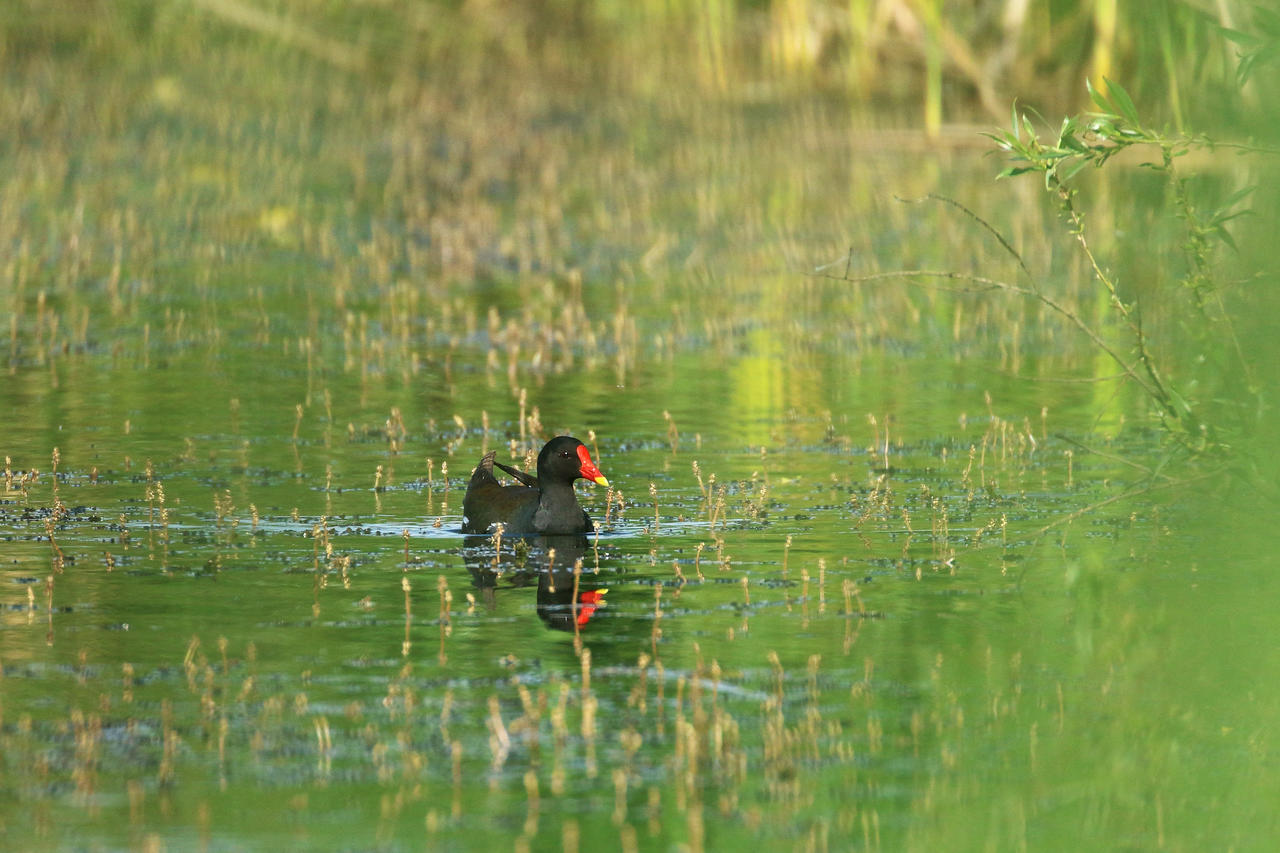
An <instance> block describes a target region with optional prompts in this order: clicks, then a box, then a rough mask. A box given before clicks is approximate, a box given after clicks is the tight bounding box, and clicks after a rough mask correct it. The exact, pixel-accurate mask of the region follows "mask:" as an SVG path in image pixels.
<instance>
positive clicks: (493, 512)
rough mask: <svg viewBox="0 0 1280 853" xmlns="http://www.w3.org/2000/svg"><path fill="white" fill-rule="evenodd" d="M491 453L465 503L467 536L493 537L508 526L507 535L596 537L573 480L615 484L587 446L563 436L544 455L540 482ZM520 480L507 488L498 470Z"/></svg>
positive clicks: (476, 473)
mask: <svg viewBox="0 0 1280 853" xmlns="http://www.w3.org/2000/svg"><path fill="white" fill-rule="evenodd" d="M493 457H494V451H492V450H491V451H489V452H488V453H486V454H485V455H484V458H483V459H481V460H480V464H479V465H477V466H476V470H475V471H473V472H471V482H469V483H468V484H467V495H466V497H464V498H463V499H462V532H463V533H488V532H489V529H490V528H491V527H493V525H495V524H499V523H501V524H502V526H503V527H502V529H503V532H504V533H507V534H512V535H521V534H528V533H590V532H591V531H592V530H594V529H595V527H594V526H593V525H592V524H591V517H590V516H589V515H587V514H586V512H585V511H583V509H582V507H580V506H578V496H577V495H575V494H574V493H573V481H574V480H576V479H578V478H579V477H583V478H585V479H587V480H591V481H592V482H595V483H599V484H600V485H602V486H607V485H609V481H608V480H606V479H605V478H604V474H601V473H600V469H599V468H597V467H596V464H595V463H594V462H592V461H591V454H590V453H588V452H587V448H586V445H584V444H583V443H582V442H581V441H578V439H576V438H573V437H572V436H568V435H561V436H557V437H556V438H553V439H551V440H550V441H548V442H547V443H546V446H544V447H543V448H542V452H541V453H539V454H538V476H537V477H534V476H531V475H529V474H526V473H525V472H524V471H520V470H518V469H515V468H509V467H508V466H506V465H503V464H502V463H501V462H494V458H493ZM494 465H497V466H498V467H499V468H501V469H502V470H503V471H506V472H507V473H508V474H510V475H511V476H513V477H515V478H516V479H517V480H519V481H520V483H521V485H518V486H504V485H502V484H501V483H499V482H498V478H497V477H495V476H493V466H494Z"/></svg>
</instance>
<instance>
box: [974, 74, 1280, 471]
mask: <svg viewBox="0 0 1280 853" xmlns="http://www.w3.org/2000/svg"><path fill="white" fill-rule="evenodd" d="M1254 55H1255V56H1261V55H1262V54H1261V51H1259V52H1258V53H1256V54H1254ZM1086 85H1087V88H1088V93H1089V97H1090V99H1091V101H1092V103H1093V105H1094V106H1095V107H1096V110H1095V111H1092V112H1088V113H1085V114H1082V115H1079V116H1070V117H1067V118H1066V119H1064V120H1063V122H1062V124H1061V126H1060V128H1059V130H1058V132H1057V135H1056V138H1052V139H1051V140H1050V139H1044V138H1042V137H1041V136H1040V134H1039V133H1038V132H1037V130H1036V125H1035V123H1034V122H1033V121H1032V119H1031V118H1030V117H1029V116H1028V115H1027V114H1026V113H1020V112H1019V111H1018V108H1017V105H1016V104H1015V106H1014V109H1013V116H1012V121H1011V127H1010V129H1009V130H1002V131H996V132H993V133H989V134H987V136H989V137H990V138H991V139H993V140H994V141H995V143H996V145H997V146H998V147H999V148H1000V149H1001V150H1003V151H1005V152H1006V153H1007V154H1008V155H1009V156H1010V158H1011V159H1012V160H1013V164H1012V165H1010V166H1008V167H1007V168H1005V169H1003V170H1002V171H1001V172H1000V173H999V175H998V177H999V178H1008V177H1015V176H1018V175H1023V174H1028V173H1038V174H1040V175H1042V176H1043V179H1044V183H1045V189H1046V190H1048V191H1050V192H1052V193H1054V194H1056V196H1057V197H1058V200H1059V204H1060V212H1061V214H1062V217H1063V219H1064V221H1066V222H1067V223H1068V225H1069V227H1070V231H1071V234H1072V236H1073V237H1074V238H1075V239H1076V241H1077V243H1078V244H1079V246H1080V248H1081V251H1082V252H1083V253H1084V255H1085V257H1086V259H1087V260H1088V262H1089V265H1090V267H1091V269H1092V271H1093V274H1094V276H1095V278H1096V279H1097V281H1098V282H1099V284H1101V285H1102V286H1103V287H1104V288H1105V290H1106V291H1107V294H1108V297H1109V302H1110V305H1111V307H1112V310H1113V312H1114V314H1115V316H1116V317H1117V318H1118V319H1119V320H1120V321H1121V324H1122V326H1123V327H1124V328H1125V329H1127V333H1128V337H1129V340H1128V344H1129V347H1130V351H1131V352H1132V353H1133V360H1132V361H1130V360H1129V359H1128V358H1127V357H1126V356H1124V355H1123V354H1121V353H1120V352H1118V351H1117V350H1115V349H1112V348H1110V347H1108V348H1106V351H1107V353H1108V354H1109V355H1110V356H1111V357H1112V358H1113V359H1115V360H1116V362H1117V363H1118V364H1119V366H1120V367H1121V368H1122V371H1123V372H1124V374H1125V375H1126V376H1127V377H1128V378H1129V379H1131V380H1133V381H1134V382H1136V383H1137V384H1138V385H1139V386H1140V387H1141V388H1142V389H1143V390H1144V391H1145V392H1146V393H1147V395H1148V396H1149V397H1150V398H1151V399H1152V401H1153V402H1154V403H1155V404H1156V409H1157V411H1158V412H1159V413H1160V417H1161V419H1162V421H1163V422H1164V423H1165V425H1166V427H1168V428H1169V431H1170V434H1171V435H1173V436H1174V437H1175V438H1177V439H1178V440H1179V442H1180V443H1181V444H1182V445H1183V446H1184V447H1186V448H1188V449H1191V450H1192V451H1194V452H1197V453H1200V452H1204V451H1206V450H1210V449H1214V450H1219V449H1222V447H1223V441H1222V439H1221V438H1220V437H1219V436H1220V433H1221V426H1222V424H1220V423H1214V422H1210V419H1207V418H1206V416H1205V412H1204V408H1203V406H1202V405H1201V404H1199V403H1198V402H1197V401H1195V400H1194V399H1193V398H1192V397H1191V395H1190V394H1188V393H1186V391H1185V390H1184V389H1183V388H1180V387H1179V386H1178V384H1176V383H1174V382H1172V381H1170V380H1169V379H1167V378H1166V376H1165V371H1164V370H1163V369H1162V368H1161V366H1159V365H1158V364H1157V359H1156V356H1155V355H1154V353H1153V348H1152V347H1151V346H1150V345H1149V342H1148V339H1147V337H1146V333H1145V330H1144V328H1143V325H1142V313H1141V310H1140V307H1141V306H1139V305H1138V304H1137V302H1136V298H1133V297H1129V298H1128V299H1126V298H1122V295H1121V290H1120V288H1119V286H1118V283H1117V281H1116V280H1115V279H1114V277H1113V276H1112V275H1111V274H1110V273H1109V272H1107V267H1106V265H1105V264H1104V263H1102V262H1101V261H1100V259H1099V258H1098V257H1097V255H1096V254H1095V251H1094V248H1093V245H1092V244H1091V242H1090V235H1089V232H1088V229H1087V227H1086V219H1085V214H1084V212H1083V211H1082V209H1081V206H1080V203H1079V198H1078V191H1077V188H1076V187H1075V186H1074V185H1073V184H1072V180H1073V179H1074V178H1075V177H1076V176H1077V175H1078V174H1079V173H1080V172H1081V170H1083V169H1084V168H1086V167H1088V166H1093V167H1095V168H1098V169H1101V168H1102V167H1103V166H1105V165H1106V164H1107V163H1108V162H1110V161H1111V160H1112V158H1114V157H1115V156H1116V155H1118V154H1120V153H1121V152H1124V151H1126V150H1128V149H1133V148H1141V147H1150V148H1153V149H1154V150H1155V152H1156V153H1157V154H1158V159H1153V160H1149V161H1146V162H1144V163H1142V165H1143V166H1144V167H1146V168H1148V169H1151V170H1153V171H1155V172H1156V173H1158V174H1160V175H1162V176H1163V177H1164V179H1165V181H1166V182H1167V185H1168V187H1169V193H1170V198H1171V200H1172V203H1173V204H1172V206H1173V209H1174V212H1175V215H1176V216H1177V217H1178V218H1179V219H1180V220H1181V221H1182V223H1183V228H1184V239H1183V243H1182V249H1183V254H1184V257H1185V260H1186V269H1187V272H1186V274H1185V276H1184V277H1183V279H1182V282H1181V286H1182V287H1184V288H1185V290H1186V291H1187V292H1189V293H1190V294H1191V295H1192V297H1193V300H1194V304H1195V307H1196V308H1197V309H1198V312H1199V314H1198V316H1199V317H1200V318H1201V322H1200V323H1199V324H1198V326H1197V331H1198V334H1197V338H1198V339H1199V341H1200V342H1201V343H1205V342H1209V341H1217V342H1219V345H1218V350H1219V353H1220V354H1222V353H1225V354H1227V357H1228V358H1229V359H1230V360H1231V361H1232V362H1234V363H1233V364H1231V365H1230V368H1231V369H1233V370H1235V371H1237V372H1238V374H1239V375H1241V376H1243V377H1245V378H1246V385H1247V386H1248V389H1249V392H1250V394H1252V395H1253V396H1254V397H1255V398H1257V397H1258V395H1259V389H1258V388H1257V386H1256V383H1255V382H1253V381H1252V379H1251V375H1252V374H1251V367H1250V365H1249V363H1248V361H1247V359H1245V357H1244V354H1243V352H1242V350H1241V347H1240V345H1239V344H1238V342H1237V337H1236V334H1235V331H1234V328H1233V323H1232V318H1231V316H1230V313H1229V312H1228V311H1227V310H1226V308H1225V307H1224V305H1223V303H1222V301H1221V299H1220V290H1221V284H1222V273H1221V272H1220V268H1219V263H1218V256H1217V250H1218V249H1219V248H1220V247H1221V246H1226V247H1228V248H1230V249H1232V250H1235V249H1236V243H1235V240H1234V238H1233V237H1232V235H1231V232H1230V231H1229V230H1228V225H1229V224H1230V223H1232V222H1233V221H1234V220H1236V219H1238V218H1240V217H1241V216H1244V215H1246V214H1248V213H1250V212H1251V211H1250V210H1249V209H1248V208H1247V207H1245V204H1246V202H1247V200H1248V199H1249V198H1250V196H1251V195H1252V193H1253V191H1254V187H1251V186H1246V187H1244V188H1241V189H1239V190H1236V191H1235V192H1233V193H1231V194H1230V195H1228V196H1227V198H1226V199H1225V200H1223V201H1221V202H1220V203H1218V204H1217V205H1216V206H1214V207H1211V208H1209V209H1200V208H1198V207H1197V206H1196V205H1195V204H1194V203H1193V201H1192V197H1191V193H1190V192H1189V186H1188V178H1187V177H1184V176H1183V175H1182V174H1181V173H1180V172H1179V170H1178V169H1177V168H1176V163H1177V161H1178V158H1181V157H1183V156H1184V155H1186V154H1187V153H1188V152H1190V151H1192V150H1193V149H1207V150H1214V149H1216V148H1221V147H1231V148H1235V149H1239V150H1244V151H1249V152H1253V153H1263V149H1258V148H1255V147H1252V146H1245V145H1236V144H1229V145H1224V144H1223V143H1217V142H1214V141H1213V140H1210V139H1208V138H1207V137H1192V136H1187V135H1183V134H1167V133H1165V132H1162V131H1159V130H1156V129H1154V128H1152V127H1150V126H1148V125H1147V124H1145V123H1144V122H1143V120H1142V118H1141V116H1140V115H1139V113H1138V109H1137V107H1136V106H1135V104H1134V102H1133V99H1132V98H1131V97H1130V96H1129V93H1128V92H1127V91H1125V89H1124V87H1122V86H1120V85H1119V84H1117V83H1115V82H1114V81H1112V80H1106V89H1105V91H1103V90H1100V89H1098V88H1095V87H1094V86H1093V84H1092V83H1091V82H1087V83H1086ZM1267 153H1271V152H1267ZM1072 319H1073V320H1074V321H1075V322H1076V323H1077V325H1083V321H1082V320H1081V319H1080V318H1078V317H1072ZM1087 331H1089V333H1090V335H1091V337H1093V338H1094V340H1095V341H1096V342H1101V341H1102V340H1103V336H1102V335H1101V333H1100V332H1098V331H1097V330H1087ZM1216 360H1218V361H1221V360H1222V359H1216ZM1255 402H1257V400H1256V399H1255Z"/></svg>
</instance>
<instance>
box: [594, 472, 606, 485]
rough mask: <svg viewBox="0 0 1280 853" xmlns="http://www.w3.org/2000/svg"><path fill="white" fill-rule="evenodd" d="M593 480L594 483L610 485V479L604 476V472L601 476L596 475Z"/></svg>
mask: <svg viewBox="0 0 1280 853" xmlns="http://www.w3.org/2000/svg"><path fill="white" fill-rule="evenodd" d="M592 482H593V483H598V484H599V485H601V486H608V485H609V481H608V480H606V479H605V478H604V475H603V474H601V475H600V476H599V477H596V478H595V479H594V480H592Z"/></svg>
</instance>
